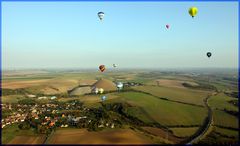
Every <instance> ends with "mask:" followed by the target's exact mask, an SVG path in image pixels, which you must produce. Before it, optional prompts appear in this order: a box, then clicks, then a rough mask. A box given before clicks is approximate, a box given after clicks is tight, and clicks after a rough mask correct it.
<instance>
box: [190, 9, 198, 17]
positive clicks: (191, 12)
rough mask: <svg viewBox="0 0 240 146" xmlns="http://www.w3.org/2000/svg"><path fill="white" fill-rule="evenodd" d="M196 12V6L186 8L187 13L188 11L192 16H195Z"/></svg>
mask: <svg viewBox="0 0 240 146" xmlns="http://www.w3.org/2000/svg"><path fill="white" fill-rule="evenodd" d="M197 12H198V9H197V7H191V8H190V9H189V10H188V13H189V14H190V15H191V16H192V17H194V16H196V15H197Z"/></svg>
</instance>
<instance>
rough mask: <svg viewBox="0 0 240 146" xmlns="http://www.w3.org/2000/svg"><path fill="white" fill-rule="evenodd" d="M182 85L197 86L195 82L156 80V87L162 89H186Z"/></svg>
mask: <svg viewBox="0 0 240 146" xmlns="http://www.w3.org/2000/svg"><path fill="white" fill-rule="evenodd" d="M182 83H188V84H191V85H192V86H197V85H198V84H197V83H195V82H190V81H181V80H168V79H160V80H156V84H157V85H158V86H163V87H175V88H186V87H184V86H183V85H182Z"/></svg>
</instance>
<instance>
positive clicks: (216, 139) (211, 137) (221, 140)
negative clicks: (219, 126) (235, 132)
mask: <svg viewBox="0 0 240 146" xmlns="http://www.w3.org/2000/svg"><path fill="white" fill-rule="evenodd" d="M198 144H199V145H237V144H238V139H237V138H232V137H231V136H227V137H223V136H222V135H219V133H217V132H215V131H212V132H211V133H210V134H208V135H207V137H205V138H204V139H202V140H201V141H199V142H198Z"/></svg>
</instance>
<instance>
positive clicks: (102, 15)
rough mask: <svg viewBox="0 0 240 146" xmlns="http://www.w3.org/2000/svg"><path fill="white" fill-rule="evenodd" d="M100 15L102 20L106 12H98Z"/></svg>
mask: <svg viewBox="0 0 240 146" xmlns="http://www.w3.org/2000/svg"><path fill="white" fill-rule="evenodd" d="M98 17H99V19H100V20H102V19H103V17H104V13H103V12H98Z"/></svg>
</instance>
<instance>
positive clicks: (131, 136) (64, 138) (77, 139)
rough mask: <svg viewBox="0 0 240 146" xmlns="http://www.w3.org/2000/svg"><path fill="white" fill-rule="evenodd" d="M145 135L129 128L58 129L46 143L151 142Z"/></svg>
mask: <svg viewBox="0 0 240 146" xmlns="http://www.w3.org/2000/svg"><path fill="white" fill-rule="evenodd" d="M151 143H152V141H151V140H150V139H148V138H147V137H145V136H143V135H141V134H139V133H137V132H134V131H133V130H130V129H113V130H104V131H99V132H89V131H87V130H86V129H58V130H56V132H55V133H54V134H53V136H52V137H51V139H50V140H49V141H48V144H151Z"/></svg>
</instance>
